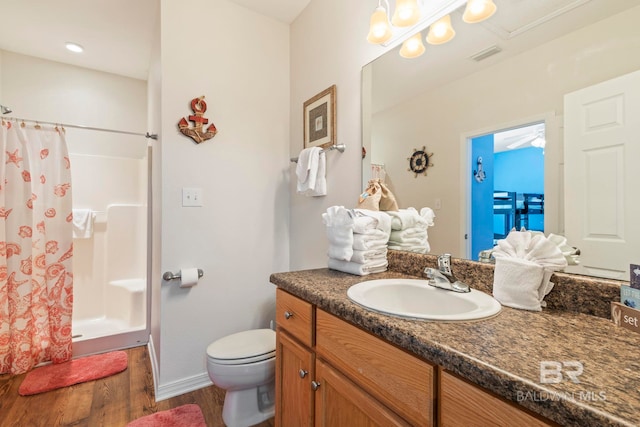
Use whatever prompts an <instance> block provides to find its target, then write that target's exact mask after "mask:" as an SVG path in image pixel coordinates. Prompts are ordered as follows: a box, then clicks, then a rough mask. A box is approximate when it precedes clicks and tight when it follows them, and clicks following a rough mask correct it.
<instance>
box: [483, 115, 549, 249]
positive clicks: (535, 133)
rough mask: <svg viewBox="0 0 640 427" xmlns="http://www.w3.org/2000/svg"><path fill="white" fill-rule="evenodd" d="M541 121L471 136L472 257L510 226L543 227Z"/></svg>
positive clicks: (490, 246)
mask: <svg viewBox="0 0 640 427" xmlns="http://www.w3.org/2000/svg"><path fill="white" fill-rule="evenodd" d="M544 146H545V125H544V123H532V124H529V125H526V126H522V127H518V128H514V129H509V130H505V131H499V132H496V133H492V134H488V135H483V136H479V137H476V138H472V140H471V162H472V165H471V168H472V170H473V174H472V175H471V181H472V182H471V193H472V197H471V253H472V257H473V259H474V260H478V259H479V254H480V252H482V251H486V250H490V249H491V248H493V246H495V244H496V242H497V241H498V240H500V239H504V238H505V237H506V236H507V234H509V231H510V230H511V229H513V228H515V229H516V230H520V229H522V228H525V229H527V230H535V231H544Z"/></svg>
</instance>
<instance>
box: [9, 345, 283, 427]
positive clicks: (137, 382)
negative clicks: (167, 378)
mask: <svg viewBox="0 0 640 427" xmlns="http://www.w3.org/2000/svg"><path fill="white" fill-rule="evenodd" d="M125 351H126V352H127V353H128V357H129V366H128V368H127V369H126V370H125V371H123V372H121V373H119V374H116V375H113V376H111V377H107V378H103V379H100V380H96V381H90V382H87V383H83V384H78V385H75V386H71V387H66V388H62V389H59V390H54V391H50V392H47V393H42V394H37V395H33V396H20V395H19V394H18V387H20V384H21V383H22V380H23V379H24V377H25V375H26V374H23V375H17V376H13V377H12V376H10V375H0V427H17V426H19V427H22V426H24V427H53V426H87V427H124V426H125V425H126V424H127V423H128V422H130V421H133V420H135V419H137V418H140V417H142V416H145V415H149V414H152V413H154V412H158V411H163V410H166V409H171V408H175V407H176V406H180V405H184V404H187V403H196V404H198V405H199V406H200V409H202V413H203V414H204V417H205V420H206V421H207V426H208V427H223V426H224V423H223V422H222V404H223V402H224V390H221V389H219V388H218V387H215V386H210V387H206V388H203V389H200V390H196V391H193V392H190V393H187V394H183V395H181V396H177V397H173V398H171V399H167V400H163V401H160V402H156V400H155V397H154V388H153V375H152V373H151V363H150V360H149V353H148V351H147V348H146V347H136V348H133V349H129V350H125ZM259 426H260V427H273V419H271V420H268V421H266V422H264V423H261V424H259Z"/></svg>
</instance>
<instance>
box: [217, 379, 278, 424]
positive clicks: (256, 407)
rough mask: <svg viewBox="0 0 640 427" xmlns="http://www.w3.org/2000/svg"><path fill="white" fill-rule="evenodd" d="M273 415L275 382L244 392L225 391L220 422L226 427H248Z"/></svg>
mask: <svg viewBox="0 0 640 427" xmlns="http://www.w3.org/2000/svg"><path fill="white" fill-rule="evenodd" d="M274 415H275V381H271V382H269V383H268V384H265V385H261V386H259V387H254V388H250V389H245V390H231V391H227V393H226V395H225V397H224V406H223V407H222V420H223V421H224V424H225V425H226V426H227V427H249V426H252V425H255V424H259V423H261V422H262V421H265V420H268V419H269V418H271V417H273V416H274Z"/></svg>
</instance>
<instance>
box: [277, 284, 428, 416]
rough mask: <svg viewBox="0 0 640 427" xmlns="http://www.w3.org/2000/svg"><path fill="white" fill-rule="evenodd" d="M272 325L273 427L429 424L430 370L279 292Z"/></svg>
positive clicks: (395, 350)
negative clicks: (274, 414)
mask: <svg viewBox="0 0 640 427" xmlns="http://www.w3.org/2000/svg"><path fill="white" fill-rule="evenodd" d="M276 321H277V325H278V327H277V339H276V417H275V424H276V426H281V427H299V426H322V427H335V426H350V427H360V426H362V427H365V426H411V425H420V426H430V425H433V407H434V400H433V390H434V388H435V387H434V386H435V385H434V367H433V366H432V365H430V364H428V363H427V362H425V361H422V360H420V359H418V358H417V357H415V356H412V355H410V354H409V353H407V352H405V351H404V350H401V349H399V348H397V347H395V346H392V345H391V344H388V343H386V342H384V341H382V340H381V339H379V338H377V337H374V336H373V335H371V334H369V333H367V332H364V331H362V330H361V329H358V328H356V327H355V326H353V325H350V324H348V323H347V322H345V321H343V320H341V319H339V318H337V317H335V316H333V315H331V314H329V313H326V312H324V311H322V310H319V309H316V308H314V307H313V306H312V305H310V304H308V303H307V302H305V301H302V300H300V299H298V298H297V297H294V296H293V295H291V294H288V293H287V292H285V291H283V290H281V289H278V290H277V292H276ZM399 414H402V415H399Z"/></svg>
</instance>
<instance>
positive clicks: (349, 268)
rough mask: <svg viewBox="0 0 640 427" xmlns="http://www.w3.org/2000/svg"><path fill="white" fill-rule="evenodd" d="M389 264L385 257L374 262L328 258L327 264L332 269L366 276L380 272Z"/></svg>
mask: <svg viewBox="0 0 640 427" xmlns="http://www.w3.org/2000/svg"><path fill="white" fill-rule="evenodd" d="M388 265H389V263H388V261H387V259H386V258H385V259H384V260H380V261H379V262H376V263H367V264H358V263H356V262H349V261H340V260H337V259H333V258H329V262H328V266H329V268H330V269H332V270H338V271H342V272H344V273H349V274H355V275H357V276H366V275H367V274H372V273H381V272H383V271H386V270H387V266H388Z"/></svg>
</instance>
